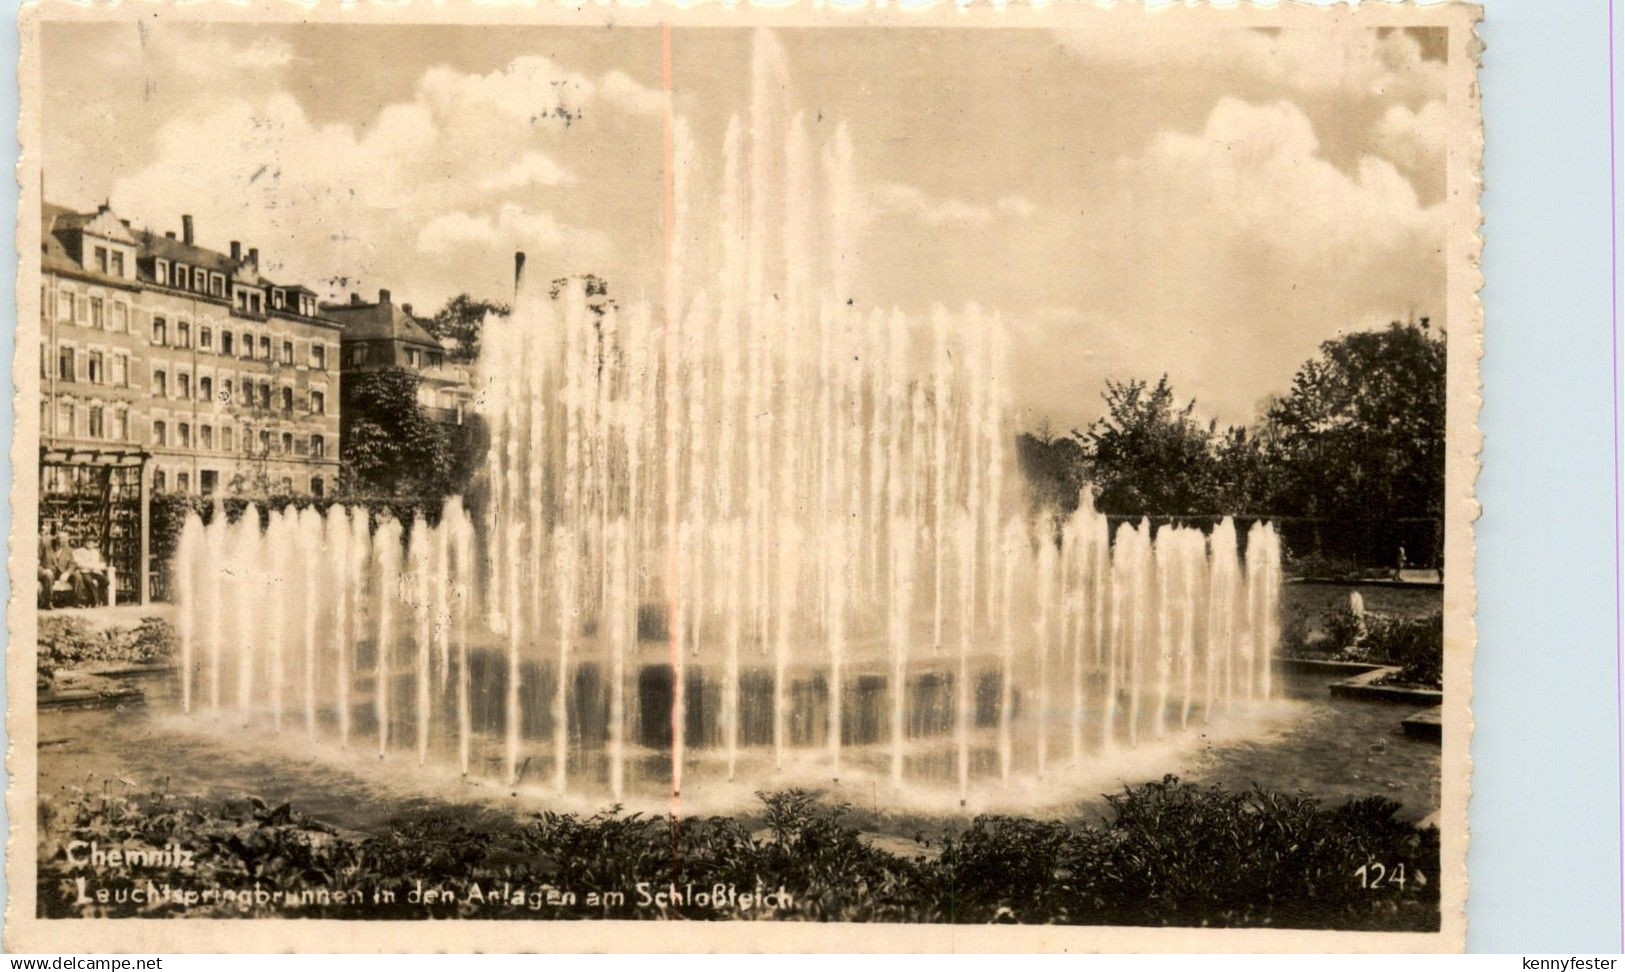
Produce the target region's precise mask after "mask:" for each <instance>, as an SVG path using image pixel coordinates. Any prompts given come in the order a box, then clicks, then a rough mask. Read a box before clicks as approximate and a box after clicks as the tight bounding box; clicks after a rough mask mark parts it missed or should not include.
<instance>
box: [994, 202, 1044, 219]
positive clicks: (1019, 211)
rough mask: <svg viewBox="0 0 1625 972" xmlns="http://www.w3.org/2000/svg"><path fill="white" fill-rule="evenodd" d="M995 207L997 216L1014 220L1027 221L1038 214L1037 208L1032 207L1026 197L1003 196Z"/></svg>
mask: <svg viewBox="0 0 1625 972" xmlns="http://www.w3.org/2000/svg"><path fill="white" fill-rule="evenodd" d="M996 206H997V208H998V211H999V215H1001V216H1009V217H1012V218H1014V219H1028V218H1030V217H1031V216H1032V215H1033V214H1034V213H1036V212H1038V207H1037V206H1034V205H1033V202H1032V200H1031V199H1028V198H1027V197H1026V196H1003V197H1000V199H999V201H998V203H997V204H996Z"/></svg>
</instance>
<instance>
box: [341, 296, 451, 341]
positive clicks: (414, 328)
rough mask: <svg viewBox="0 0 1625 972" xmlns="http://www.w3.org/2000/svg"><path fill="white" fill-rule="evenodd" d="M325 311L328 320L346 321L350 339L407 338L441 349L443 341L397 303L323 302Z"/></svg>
mask: <svg viewBox="0 0 1625 972" xmlns="http://www.w3.org/2000/svg"><path fill="white" fill-rule="evenodd" d="M321 312H322V316H323V317H326V318H327V319H328V320H332V321H337V322H339V324H341V325H343V327H344V336H345V338H347V339H352V340H357V341H381V340H394V341H406V342H408V343H411V344H421V345H424V346H426V347H431V348H435V349H437V350H438V349H439V348H440V342H439V341H436V340H435V339H434V336H433V335H431V334H430V333H429V332H428V331H426V330H424V328H423V325H422V324H420V323H419V322H418V319H417V318H416V317H414V316H412V315H411V314H408V313H406V311H405V310H403V309H401V307H400V306H398V305H396V304H393V303H389V302H380V303H376V304H357V303H349V304H323V305H321Z"/></svg>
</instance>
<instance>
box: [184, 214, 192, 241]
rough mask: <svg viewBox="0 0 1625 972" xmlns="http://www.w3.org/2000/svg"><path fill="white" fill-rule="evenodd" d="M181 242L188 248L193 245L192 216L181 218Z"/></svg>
mask: <svg viewBox="0 0 1625 972" xmlns="http://www.w3.org/2000/svg"><path fill="white" fill-rule="evenodd" d="M181 242H182V243H185V244H186V245H187V246H191V245H192V214H191V213H186V214H185V215H183V216H182V217H181Z"/></svg>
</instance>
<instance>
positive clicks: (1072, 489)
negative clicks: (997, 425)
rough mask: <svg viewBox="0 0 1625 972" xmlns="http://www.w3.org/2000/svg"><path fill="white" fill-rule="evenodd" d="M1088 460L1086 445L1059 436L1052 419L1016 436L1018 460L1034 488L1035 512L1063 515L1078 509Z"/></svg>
mask: <svg viewBox="0 0 1625 972" xmlns="http://www.w3.org/2000/svg"><path fill="white" fill-rule="evenodd" d="M1084 458H1085V457H1084V452H1083V444H1082V443H1081V442H1079V441H1078V440H1077V439H1076V438H1074V437H1072V436H1070V435H1061V436H1058V435H1056V434H1055V433H1054V431H1053V430H1052V429H1051V428H1050V424H1049V420H1048V419H1045V420H1043V421H1042V422H1040V423H1039V425H1038V428H1036V429H1034V430H1033V431H1032V432H1023V433H1022V434H1020V435H1018V436H1016V459H1017V461H1018V462H1020V463H1021V471H1022V472H1023V473H1025V474H1026V476H1027V482H1028V483H1029V484H1030V485H1031V487H1032V490H1031V494H1032V506H1033V509H1035V510H1041V509H1047V510H1053V511H1056V512H1058V513H1061V514H1063V515H1065V514H1069V513H1071V512H1072V511H1073V510H1075V509H1077V507H1078V493H1079V491H1080V490H1082V488H1083V482H1084Z"/></svg>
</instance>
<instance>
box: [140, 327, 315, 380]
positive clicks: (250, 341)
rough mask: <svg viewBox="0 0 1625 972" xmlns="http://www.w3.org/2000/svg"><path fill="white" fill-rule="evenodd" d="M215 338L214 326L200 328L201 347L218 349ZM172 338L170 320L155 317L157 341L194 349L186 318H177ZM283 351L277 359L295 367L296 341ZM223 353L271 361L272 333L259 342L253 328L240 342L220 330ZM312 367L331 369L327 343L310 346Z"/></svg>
mask: <svg viewBox="0 0 1625 972" xmlns="http://www.w3.org/2000/svg"><path fill="white" fill-rule="evenodd" d="M214 338H215V335H214V329H213V328H210V327H207V326H204V327H200V328H198V336H197V346H198V350H200V351H214V350H215V340H214ZM170 339H171V335H170V333H169V322H168V321H166V320H165V319H164V318H162V317H154V318H153V319H152V343H153V344H159V345H167V346H169V347H174V348H190V347H191V346H192V329H191V327H190V326H188V325H187V323H186V322H185V321H176V322H175V333H174V335H173V342H172V341H171V340H170ZM256 347H257V348H258V349H259V353H258V354H255V348H256ZM281 352H282V353H281V355H280V356H279V357H278V358H277V359H276V360H277V361H278V362H279V363H281V364H284V365H288V366H290V367H291V366H292V365H293V364H294V355H293V342H292V341H283V342H282V347H281ZM220 355H221V357H241V358H245V359H247V360H250V361H252V360H255V359H258V360H260V361H270V360H271V338H270V336H269V335H265V334H261V335H260V336H259V342H258V344H256V343H255V340H254V334H253V332H251V331H244V332H242V339H241V341H239V340H238V337H237V335H235V334H233V333H232V332H230V331H227V330H222V331H221V332H220ZM310 367H312V368H314V369H315V370H317V371H326V370H327V345H325V344H312V345H311V346H310Z"/></svg>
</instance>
